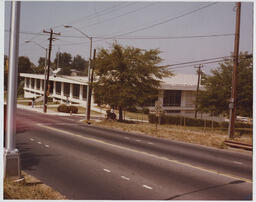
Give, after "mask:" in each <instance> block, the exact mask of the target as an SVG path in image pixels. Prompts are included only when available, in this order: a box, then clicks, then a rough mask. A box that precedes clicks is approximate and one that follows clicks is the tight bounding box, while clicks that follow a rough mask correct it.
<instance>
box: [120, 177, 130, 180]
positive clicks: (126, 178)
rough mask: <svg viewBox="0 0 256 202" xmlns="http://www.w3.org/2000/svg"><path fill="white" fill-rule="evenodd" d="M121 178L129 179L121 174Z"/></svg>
mask: <svg viewBox="0 0 256 202" xmlns="http://www.w3.org/2000/svg"><path fill="white" fill-rule="evenodd" d="M121 178H123V179H125V180H130V178H128V177H125V176H121Z"/></svg>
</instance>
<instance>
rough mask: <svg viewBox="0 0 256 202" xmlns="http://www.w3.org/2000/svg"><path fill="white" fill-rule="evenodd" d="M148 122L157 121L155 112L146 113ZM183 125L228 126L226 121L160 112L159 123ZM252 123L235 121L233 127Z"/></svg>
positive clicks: (243, 126) (244, 126)
mask: <svg viewBox="0 0 256 202" xmlns="http://www.w3.org/2000/svg"><path fill="white" fill-rule="evenodd" d="M148 120H149V123H156V121H157V122H158V123H159V119H157V117H156V115H155V114H149V115H148ZM184 121H185V125H186V126H199V127H204V126H206V127H212V125H213V127H219V128H228V125H229V123H228V122H217V121H211V120H203V119H194V118H189V117H183V116H168V115H164V114H161V116H160V124H172V125H184ZM251 127H252V125H250V124H247V123H235V128H251Z"/></svg>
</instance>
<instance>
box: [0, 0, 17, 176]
mask: <svg viewBox="0 0 256 202" xmlns="http://www.w3.org/2000/svg"><path fill="white" fill-rule="evenodd" d="M19 29H20V2H19V1H12V3H11V32H10V42H9V58H10V60H9V70H8V71H9V74H8V101H7V122H6V123H7V127H6V132H7V134H6V144H5V145H6V148H5V151H4V177H13V178H18V179H19V178H20V177H21V168H20V153H19V151H18V149H16V148H15V147H16V139H15V136H16V108H17V76H18V56H19Z"/></svg>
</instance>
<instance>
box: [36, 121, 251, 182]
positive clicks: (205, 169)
mask: <svg viewBox="0 0 256 202" xmlns="http://www.w3.org/2000/svg"><path fill="white" fill-rule="evenodd" d="M37 125H38V126H39V127H42V128H47V129H49V130H52V131H57V132H59V133H62V134H66V135H70V136H73V137H78V138H82V139H85V140H88V141H93V142H97V143H101V144H104V145H108V146H112V147H115V148H118V149H123V150H126V151H131V152H136V153H139V154H144V155H147V156H150V157H153V158H156V159H161V160H164V161H168V162H170V163H176V164H178V165H182V166H186V167H190V168H195V169H198V170H201V171H204V172H208V173H213V174H216V175H220V176H225V177H228V178H232V179H236V180H242V181H245V182H248V183H252V180H250V179H246V178H243V177H238V176H233V175H231V174H227V173H222V172H220V171H218V170H213V169H208V168H204V167H200V166H194V165H191V164H189V163H185V162H181V161H178V160H174V159H169V158H166V157H163V156H158V155H155V154H150V153H148V152H144V151H139V150H136V149H131V148H128V147H123V146H119V145H116V144H111V143H108V142H105V141H103V140H98V139H94V138H90V137H84V136H82V135H80V134H75V133H72V132H69V131H63V130H60V129H57V128H53V127H50V126H46V125H43V124H40V123H38V124H37Z"/></svg>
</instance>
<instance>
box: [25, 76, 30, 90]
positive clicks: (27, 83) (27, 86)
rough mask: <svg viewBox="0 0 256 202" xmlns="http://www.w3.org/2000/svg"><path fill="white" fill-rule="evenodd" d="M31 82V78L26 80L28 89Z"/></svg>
mask: <svg viewBox="0 0 256 202" xmlns="http://www.w3.org/2000/svg"><path fill="white" fill-rule="evenodd" d="M29 81H30V79H29V78H26V87H27V88H29Z"/></svg>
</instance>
